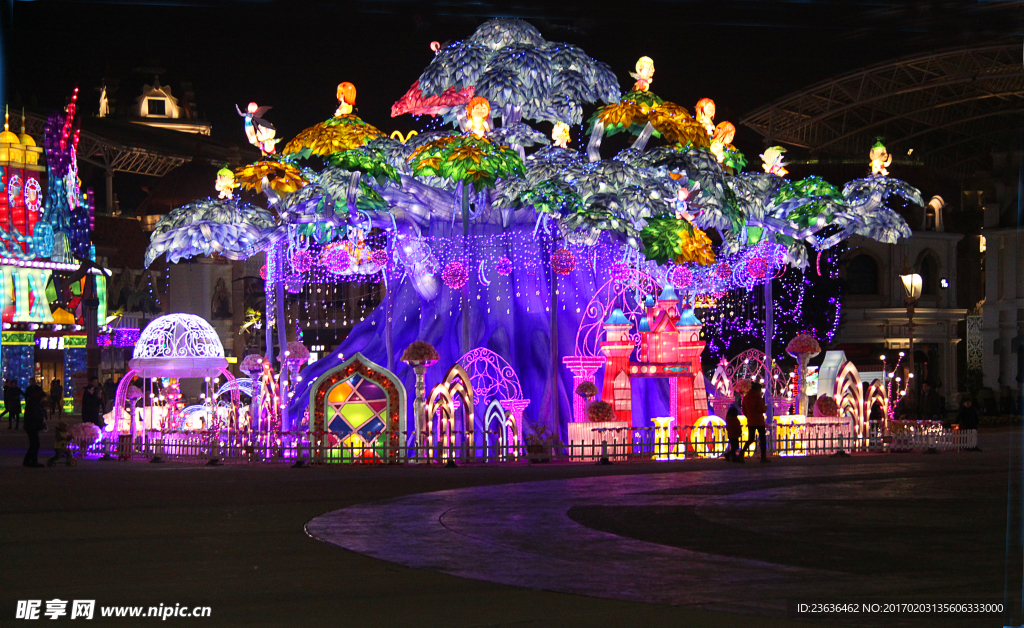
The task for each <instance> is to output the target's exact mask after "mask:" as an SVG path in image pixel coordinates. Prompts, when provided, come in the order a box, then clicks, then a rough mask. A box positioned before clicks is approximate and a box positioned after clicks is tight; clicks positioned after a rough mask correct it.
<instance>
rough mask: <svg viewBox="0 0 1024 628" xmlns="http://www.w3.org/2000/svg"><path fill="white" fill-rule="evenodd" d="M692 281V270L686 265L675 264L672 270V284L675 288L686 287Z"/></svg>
mask: <svg viewBox="0 0 1024 628" xmlns="http://www.w3.org/2000/svg"><path fill="white" fill-rule="evenodd" d="M691 283H693V271H692V270H690V269H689V268H687V267H686V266H676V267H675V268H674V269H673V270H672V284H673V285H674V286H675V287H676V288H680V289H683V288H688V287H689V286H690V284H691Z"/></svg>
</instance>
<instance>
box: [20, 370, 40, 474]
mask: <svg viewBox="0 0 1024 628" xmlns="http://www.w3.org/2000/svg"><path fill="white" fill-rule="evenodd" d="M44 399H46V393H44V392H43V387H42V386H40V385H39V384H38V383H37V382H36V380H32V383H31V384H30V385H29V387H28V388H26V389H25V433H26V434H28V451H26V452H25V461H24V463H23V464H24V465H25V466H26V467H42V466H44V465H41V464H39V432H41V431H42V430H44V429H46V421H45V420H44V419H43V412H44V411H45V409H44V407H43V400H44Z"/></svg>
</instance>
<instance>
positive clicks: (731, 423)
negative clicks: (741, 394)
mask: <svg viewBox="0 0 1024 628" xmlns="http://www.w3.org/2000/svg"><path fill="white" fill-rule="evenodd" d="M742 433H743V426H742V425H740V411H739V409H738V408H737V407H736V404H733V405H731V406H729V410H728V411H727V412H726V413H725V435H726V436H727V437H728V438H729V449H728V451H726V452H725V459H726V460H728V461H729V462H743V456H740V455H739V453H740V436H741V435H742Z"/></svg>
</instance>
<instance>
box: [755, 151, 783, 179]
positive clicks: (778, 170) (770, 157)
mask: <svg viewBox="0 0 1024 628" xmlns="http://www.w3.org/2000/svg"><path fill="white" fill-rule="evenodd" d="M785 152H786V149H785V148H784V147H782V146H772V147H771V148H769V149H768V150H766V151H764V152H763V153H761V155H760V157H761V162H762V164H761V167H762V168H763V169H764V171H765V172H766V173H768V174H774V175H777V176H780V177H784V176H786V175H787V174H789V170H786V167H785V166H786V162H785V161H783V159H782V156H783V154H785Z"/></svg>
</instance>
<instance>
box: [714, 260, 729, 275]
mask: <svg viewBox="0 0 1024 628" xmlns="http://www.w3.org/2000/svg"><path fill="white" fill-rule="evenodd" d="M715 274H716V275H717V276H718V278H719V279H728V278H729V277H732V266H730V265H729V262H722V263H721V264H719V265H718V266H717V267H715Z"/></svg>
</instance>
